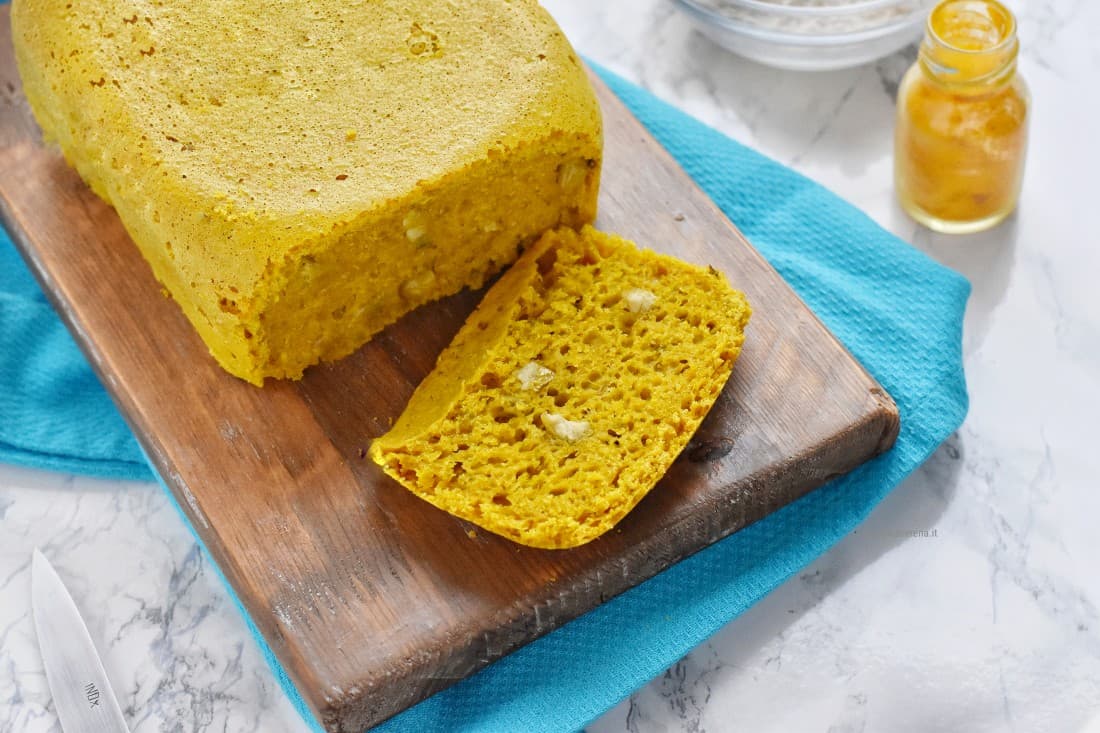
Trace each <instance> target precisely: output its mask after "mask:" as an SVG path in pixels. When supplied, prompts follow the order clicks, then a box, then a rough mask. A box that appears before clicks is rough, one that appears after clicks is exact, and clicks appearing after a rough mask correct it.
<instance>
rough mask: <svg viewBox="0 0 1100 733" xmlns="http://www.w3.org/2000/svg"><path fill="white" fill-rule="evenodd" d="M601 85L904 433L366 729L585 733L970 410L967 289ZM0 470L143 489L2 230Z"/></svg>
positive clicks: (710, 133)
mask: <svg viewBox="0 0 1100 733" xmlns="http://www.w3.org/2000/svg"><path fill="white" fill-rule="evenodd" d="M601 74H602V75H603V77H604V79H605V80H606V81H607V83H608V84H609V85H610V86H611V88H612V90H613V91H614V92H615V93H616V94H618V95H619V96H620V97H621V98H622V99H623V101H624V102H626V104H627V106H629V107H630V109H631V110H632V111H633V112H634V114H635V115H637V116H638V118H639V119H640V120H641V121H642V122H643V123H644V124H645V125H646V127H648V128H649V129H650V131H651V132H652V133H653V134H654V135H655V136H656V138H657V139H658V140H659V141H660V142H661V143H662V144H663V145H664V146H665V147H666V148H668V150H669V151H670V152H671V153H672V154H673V156H675V157H676V159H677V160H679V161H680V164H681V165H682V166H683V167H684V168H685V169H686V170H687V172H688V173H689V174H690V175H691V176H692V177H693V178H694V179H695V180H696V181H697V182H698V183H699V185H700V186H702V188H703V190H704V191H706V192H707V194H708V195H709V196H710V197H711V198H713V199H714V201H715V202H717V204H718V205H719V206H720V207H721V208H722V210H723V211H725V212H726V214H727V215H728V216H729V217H730V219H732V220H733V221H734V222H736V223H737V225H738V226H739V227H740V228H741V230H742V231H743V232H744V233H745V234H746V235H747V236H748V238H749V239H750V240H751V241H752V242H753V244H754V245H755V246H756V247H757V249H759V250H760V252H761V253H762V254H763V255H764V256H765V257H767V258H768V260H769V261H770V262H771V263H772V264H773V265H774V266H775V267H776V268H777V269H778V270H779V272H780V273H781V274H782V275H783V277H784V278H786V280H787V282H789V283H790V284H791V286H792V287H794V289H795V290H796V291H797V292H798V294H799V295H800V296H801V297H802V298H803V300H805V301H806V303H807V304H809V306H810V307H811V308H812V309H813V310H814V312H815V313H817V315H818V316H819V317H820V318H821V320H822V321H824V322H825V324H826V325H827V326H828V327H829V328H830V329H832V331H833V333H834V334H836V335H837V337H839V338H840V340H841V341H842V342H844V344H845V345H846V346H847V347H848V349H849V350H850V351H851V352H852V353H853V354H855V356H856V357H857V358H858V359H859V360H860V361H861V362H862V363H863V364H864V366H865V367H866V368H867V369H868V370H869V371H870V372H871V373H872V374H873V375H874V376H875V378H876V379H878V381H879V382H880V383H881V384H882V385H883V386H884V387H885V388H886V389H887V390H888V391H889V392H890V394H891V395H893V397H894V399H895V400H896V401H897V404H898V408H899V409H900V411H901V434H900V436H899V438H898V441H897V445H896V446H895V447H894V449H893V450H892V451H890V452H889V453H887V454H885V455H882V456H880V457H878V458H876V459H875V460H873V461H871V462H869V463H867V464H864V465H863V466H861V467H860V468H858V469H856V470H855V471H853V472H851V473H850V474H848V475H846V476H843V477H841V478H839V479H836V480H834V481H832V482H831V483H829V484H828V485H826V486H824V487H822V488H821V489H818V490H817V491H814V492H812V493H811V494H809V495H808V496H806V497H804V498H803V499H801V500H799V501H797V502H795V503H794V504H791V505H790V506H787V507H786V508H784V509H781V510H780V511H778V512H776V513H775V514H773V515H771V516H769V517H768V518H766V519H764V520H762V521H760V522H757V523H756V524H754V525H752V526H750V527H748V528H746V529H743V530H741V531H740V532H738V533H736V534H734V535H732V536H730V537H728V538H727V539H725V540H723V541H721V542H718V543H717V544H715V545H713V546H711V547H710V548H708V549H706V550H703V551H702V552H700V553H698V554H696V555H694V556H692V557H690V558H688V559H686V560H684V561H682V562H680V563H679V564H677V565H675V566H674V567H672V568H670V569H669V570H667V571H665V572H663V573H661V574H660V575H658V576H656V577H654V578H652V579H651V580H649V581H647V582H645V583H643V584H641V585H639V586H638V587H636V588H634V589H632V590H630V591H627V592H626V593H624V594H622V595H620V596H618V597H617V598H614V599H612V600H611V601H609V602H607V603H605V604H603V605H602V606H601V607H599V608H597V609H596V610H594V611H592V612H590V613H588V614H586V615H585V616H582V617H581V618H579V619H577V620H575V621H573V622H571V623H569V624H567V625H565V626H564V627H562V628H561V629H559V630H557V631H555V632H553V633H551V634H549V635H548V636H546V637H543V638H542V639H540V640H538V641H536V642H533V643H531V644H529V645H527V646H525V647H523V648H522V649H520V650H519V651H517V652H515V653H513V654H511V655H509V656H507V657H505V658H504V659H502V660H501V661H499V662H497V663H496V664H493V665H492V666H490V667H488V668H487V669H485V670H483V671H482V672H480V673H479V674H477V675H475V676H473V677H471V678H469V679H467V680H465V681H463V682H461V683H459V684H457V685H455V686H453V687H451V688H450V689H448V690H445V691H443V692H441V693H439V694H437V695H435V696H434V697H431V698H429V699H428V700H426V701H424V702H422V703H420V704H419V705H417V706H416V707H413V708H411V709H409V710H407V711H406V712H404V713H402V714H400V715H398V716H397V717H395V718H393V719H391V720H390V721H388V722H387V723H384V724H383V725H382V726H381V727H380V728H379V730H383V731H387V732H397V731H436V730H439V731H442V730H447V731H573V730H576V729H578V728H580V727H582V726H584V725H585V724H586V723H588V722H589V721H591V720H592V719H594V718H595V717H597V716H599V715H600V714H601V713H603V712H604V711H605V710H607V709H608V708H610V707H611V706H613V705H614V704H615V703H617V702H618V701H619V700H621V699H622V698H624V697H625V696H626V695H628V694H629V693H630V692H631V691H633V690H634V689H636V688H638V687H640V686H641V685H643V684H644V683H645V682H647V681H648V680H650V679H652V678H653V677H655V676H657V675H658V674H660V673H661V672H662V671H663V670H664V669H665V668H666V667H668V666H669V665H671V664H672V663H673V662H675V661H676V660H677V659H679V658H680V657H681V656H683V655H684V654H685V653H686V652H688V651H689V650H691V649H692V648H693V647H695V646H696V645H698V644H699V643H700V642H702V641H703V640H704V639H706V638H707V637H709V636H710V635H711V634H713V633H714V632H715V631H717V630H718V629H719V628H720V627H721V626H722V625H723V624H725V623H727V622H728V621H729V620H730V619H732V618H734V617H735V616H737V615H738V614H740V613H742V612H743V611H744V610H745V609H747V608H748V607H749V606H751V605H752V604H753V603H754V602H756V601H757V600H759V599H760V598H761V597H762V596H763V595H764V594H766V593H767V592H768V591H770V590H772V589H773V588H775V587H776V586H777V585H779V584H780V583H782V582H783V581H784V580H785V579H786V578H788V577H789V576H790V575H791V574H793V573H794V572H796V571H797V570H799V569H800V568H802V567H804V566H805V565H807V564H808V563H809V562H811V561H812V560H813V559H814V558H816V557H817V556H819V555H820V554H821V553H823V552H825V551H826V550H827V549H829V548H830V547H831V546H832V545H833V544H834V543H836V542H837V541H838V540H839V539H840V538H842V537H843V536H844V535H845V534H847V533H848V532H850V531H851V530H852V529H853V528H854V527H855V526H856V525H857V524H859V522H860V521H861V520H862V519H863V518H864V517H866V516H867V514H868V512H870V511H871V509H872V508H873V507H874V506H875V505H876V504H877V503H878V502H879V501H880V500H882V498H883V497H884V496H885V495H886V494H887V493H888V492H889V491H890V490H891V489H892V488H893V487H894V486H896V485H897V484H898V483H899V482H900V481H901V480H902V479H904V478H905V477H906V476H907V475H909V473H910V472H912V471H913V469H915V468H916V467H917V466H918V465H920V463H921V462H923V461H924V460H925V459H926V458H927V457H928V456H929V455H930V454H931V453H932V451H933V450H935V448H936V447H937V446H938V445H939V444H940V443H941V442H942V441H943V440H944V439H945V438H946V437H947V436H948V435H950V434H951V433H952V432H953V431H954V430H955V429H956V428H957V427H958V426H959V424H960V423H961V422H962V420H963V417H964V416H965V414H966V409H967V395H966V385H965V380H964V377H963V370H962V355H961V341H962V319H963V312H964V310H965V306H966V299H967V296H968V294H969V291H970V286H969V284H968V283H967V282H966V280H965V279H963V278H962V277H961V276H959V275H958V274H956V273H954V272H952V271H951V270H948V269H946V268H944V267H942V266H940V265H938V264H936V263H935V262H933V261H932V260H930V259H929V258H927V257H926V256H924V255H923V254H921V253H920V252H918V251H916V250H915V249H913V248H912V247H910V246H908V245H907V244H905V243H904V242H901V241H900V240H898V239H896V238H895V237H893V236H892V235H890V234H888V233H887V232H885V231H883V230H882V229H881V228H879V227H878V226H877V225H876V224H874V222H872V221H871V220H870V219H868V218H867V217H866V216H865V215H863V214H862V213H860V212H859V211H858V210H856V209H855V208H853V207H852V206H851V205H849V204H847V203H845V202H844V201H842V200H841V199H839V198H838V197H836V196H835V195H833V194H831V193H830V192H828V191H826V190H825V189H823V188H822V187H820V186H818V185H817V184H815V183H813V182H811V181H809V180H807V179H806V178H804V177H802V176H801V175H799V174H797V173H795V172H793V171H791V170H789V169H787V168H785V167H783V166H782V165H779V164H778V163H776V162H774V161H772V160H769V159H768V158H766V157H764V156H763V155H760V154H759V153H756V152H754V151H752V150H749V149H748V148H745V147H743V146H742V145H739V144H738V143H736V142H734V141H732V140H730V139H729V138H727V137H725V136H724V135H722V134H721V133H719V132H717V131H715V130H712V129H710V128H708V127H706V126H705V125H703V124H702V123H700V122H698V121H696V120H694V119H692V118H691V117H688V116H687V115H685V114H683V113H681V112H679V111H677V110H676V109H674V108H672V107H670V106H668V105H666V104H664V103H663V102H661V101H659V100H657V99H656V98H654V97H653V96H651V95H650V94H649V93H647V92H645V91H644V90H642V89H639V88H638V87H636V86H633V85H631V84H629V83H628V82H625V81H623V80H622V79H619V78H618V77H615V76H614V75H612V74H610V73H607V72H601ZM751 337H752V336H751V327H750V335H749V338H751ZM807 409H812V407H808V408H807ZM0 460H4V461H9V462H12V463H19V464H24V465H29V466H41V467H47V468H53V469H58V470H65V471H73V472H81V473H91V474H98V475H109V476H120V477H126V478H153V475H152V472H151V471H150V469H149V468H148V467H147V464H146V463H145V461H144V459H143V457H142V455H141V453H140V450H139V448H138V447H137V444H136V442H135V441H134V440H133V438H132V436H131V435H130V433H129V432H128V430H127V428H126V426H125V425H124V423H123V422H122V420H121V419H120V418H119V416H118V415H117V413H116V412H115V410H114V408H113V407H112V405H111V402H110V401H109V399H108V398H107V397H106V395H105V393H104V392H103V390H102V389H101V387H100V386H99V384H98V383H97V382H96V379H95V377H94V376H93V375H92V372H91V370H90V369H89V367H88V366H87V364H86V363H85V361H84V359H83V358H82V356H81V354H80V352H79V351H78V350H77V348H76V346H75V345H74V344H73V342H72V340H71V338H70V337H69V335H68V333H67V332H66V331H65V329H64V327H63V326H62V325H61V323H60V321H59V320H58V319H57V317H56V316H55V315H54V313H53V311H52V310H51V309H50V306H49V305H48V303H47V302H46V301H45V299H44V298H43V296H42V295H41V293H40V292H39V290H38V288H37V287H36V286H35V284H34V283H33V281H32V280H31V277H30V275H29V273H28V272H27V270H26V268H25V267H24V266H23V264H22V263H21V262H20V261H19V259H18V257H17V255H15V254H14V251H13V249H12V245H11V244H10V243H9V242H8V241H7V238H6V236H5V235H4V234H3V232H2V231H0ZM211 564H212V565H213V563H211ZM230 592H231V591H230ZM246 619H247V616H246ZM249 626H250V628H252V631H253V633H254V634H255V635H256V639H257V642H258V643H259V645H260V647H261V649H262V650H263V651H264V654H265V655H266V657H267V659H268V661H269V662H270V663H271V666H272V668H273V669H274V671H275V673H276V676H277V677H278V678H279V680H280V681H281V682H282V684H283V687H284V688H285V689H286V691H287V694H288V695H290V697H291V699H292V700H293V701H294V703H295V704H296V705H297V706H298V708H299V710H301V711H302V714H303V716H304V717H305V719H306V720H307V721H309V723H310V725H312V726H314V727H315V728H316V729H317V730H320V728H319V726H317V723H316V721H315V720H313V718H312V717H311V716H310V714H309V712H308V710H307V709H306V707H305V705H304V704H303V702H302V699H301V697H300V696H299V695H298V693H297V691H296V690H295V689H294V687H293V685H292V684H291V683H290V681H289V680H288V679H287V677H286V675H285V673H284V672H283V671H282V670H281V668H280V667H279V665H278V662H277V661H276V660H275V658H274V656H273V655H272V653H271V650H270V649H269V648H268V647H267V645H266V644H265V643H264V641H263V639H262V638H261V637H260V636H259V634H258V633H256V629H255V627H253V626H252V624H251V622H249Z"/></svg>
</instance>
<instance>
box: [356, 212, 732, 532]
mask: <svg viewBox="0 0 1100 733" xmlns="http://www.w3.org/2000/svg"><path fill="white" fill-rule="evenodd" d="M749 315H750V308H749V305H748V303H747V302H746V300H745V297H744V295H742V294H741V293H739V292H737V291H735V290H732V289H731V288H730V286H729V285H728V284H727V282H726V279H725V277H723V276H722V274H721V273H719V272H718V271H717V270H714V269H713V268H700V267H696V266H694V265H689V264H686V263H684V262H680V261H679V260H676V259H673V258H672V257H668V256H665V255H660V254H655V253H653V252H650V251H646V250H639V249H637V248H636V247H635V246H634V245H633V244H632V243H630V242H628V241H626V240H624V239H621V238H619V237H616V236H612V235H608V234H603V233H601V232H598V231H596V230H595V229H593V228H591V227H585V228H584V229H583V231H581V232H580V233H579V234H578V233H577V232H574V231H572V230H570V229H559V230H556V231H552V232H549V233H547V234H546V235H545V236H543V237H542V238H541V239H540V240H539V241H538V242H537V243H536V244H535V245H534V246H532V247H531V248H530V249H529V250H527V251H526V252H525V253H524V254H523V256H522V257H521V258H520V259H519V261H518V262H517V263H516V264H515V265H514V266H513V267H512V269H511V270H509V271H508V272H507V273H506V274H505V275H504V276H503V277H502V278H501V279H500V280H499V281H498V282H497V283H496V284H495V285H493V287H492V288H491V289H490V290H489V292H488V293H487V294H486V295H485V298H484V300H483V301H482V303H481V304H480V305H479V306H478V308H477V310H476V311H475V312H474V313H473V314H472V315H471V316H470V318H469V319H468V320H467V321H466V323H465V324H464V325H463V327H462V329H461V330H460V331H459V332H458V335H457V336H455V339H454V341H453V342H452V343H451V345H450V346H449V347H448V348H447V349H446V350H445V351H444V352H443V353H442V355H440V357H439V361H438V363H437V365H436V368H435V370H434V371H433V372H432V373H431V374H429V375H428V376H427V378H425V379H424V381H423V382H422V383H421V384H420V386H419V387H418V388H417V390H416V392H415V393H414V394H413V396H412V399H411V400H410V402H409V404H408V406H407V408H406V410H405V412H404V414H402V415H401V417H400V419H399V420H398V421H397V422H396V424H395V425H394V426H393V429H392V430H391V431H390V432H389V433H387V434H386V435H383V436H382V437H380V438H378V439H376V440H375V441H374V443H373V444H372V445H371V449H370V455H371V457H372V458H373V459H374V461H375V462H377V463H378V464H379V465H380V466H382V468H383V469H384V470H385V472H386V473H387V474H389V475H390V476H392V477H393V478H395V479H397V480H398V481H399V482H401V483H402V484H403V485H404V486H406V487H407V488H408V489H410V490H411V491H413V492H414V493H415V494H417V495H418V496H420V497H422V498H423V499H425V500H427V501H429V502H431V503H432V504H434V505H435V506H437V507H439V508H440V509H443V510H445V511H448V512H451V513H452V514H454V515H456V516H459V517H461V518H463V519H466V520H469V521H471V522H474V523H475V524H478V525H480V526H481V527H483V528H485V529H487V530H489V531H491V532H495V533H497V534H499V535H503V536H504V537H508V538H510V539H512V540H515V541H516V542H519V543H521V544H524V545H531V546H534V547H544V548H566V547H574V546H576V545H580V544H583V543H585V542H588V541H589V540H592V539H594V538H596V537H598V536H600V535H601V534H603V533H604V532H606V531H607V530H609V529H610V528H611V527H613V526H614V525H615V524H616V523H617V522H618V521H619V520H620V519H622V518H623V516H625V515H626V513H627V512H629V511H630V510H631V509H632V508H633V507H634V505H635V504H637V503H638V501H639V500H641V498H642V497H643V496H645V494H646V493H647V492H648V491H649V490H650V489H651V488H653V486H654V484H656V483H657V481H658V479H660V478H661V476H663V475H664V473H665V471H666V470H667V469H668V467H669V466H670V465H671V464H672V462H673V460H674V459H675V458H676V456H677V455H678V454H679V453H680V451H681V450H682V449H683V448H684V446H685V445H686V444H687V442H688V440H689V439H690V438H691V436H692V434H693V433H694V432H695V430H696V429H697V428H698V427H699V423H700V422H702V420H703V417H704V416H705V415H706V414H707V411H708V410H710V408H711V406H712V405H713V404H714V401H715V399H716V398H717V397H718V394H719V392H720V391H721V390H722V387H723V385H724V384H725V383H726V380H727V379H728V378H729V376H730V372H731V370H732V369H733V364H734V361H735V360H736V359H737V355H738V354H739V353H740V350H741V343H742V341H743V340H744V330H745V326H746V324H747V322H748V319H749Z"/></svg>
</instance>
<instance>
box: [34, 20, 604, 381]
mask: <svg viewBox="0 0 1100 733" xmlns="http://www.w3.org/2000/svg"><path fill="white" fill-rule="evenodd" d="M12 31H13V40H14V46H15V53H16V60H17V62H18V66H19V71H20V74H21V76H22V79H23V85H24V90H25V92H26V96H27V99H28V101H29V103H30V105H31V108H32V110H33V112H34V114H35V117H36V119H37V120H38V122H39V124H40V125H41V127H42V129H43V132H44V135H45V137H46V139H47V140H50V141H53V142H54V143H56V144H57V145H58V146H59V147H60V149H61V151H62V152H63V153H64V155H65V157H66V158H67V160H68V161H69V162H70V163H71V164H72V165H73V166H74V167H75V168H76V169H77V171H78V172H79V173H80V174H81V176H83V178H84V179H85V181H87V182H88V184H89V185H90V186H91V188H92V189H93V190H94V191H95V192H96V193H97V194H98V195H99V196H101V197H102V198H103V199H105V200H106V201H107V202H109V203H110V204H111V205H113V206H114V207H115V209H116V211H117V212H118V214H119V216H120V218H121V219H122V222H123V224H124V225H125V226H126V229H127V231H128V232H129V233H130V235H131V237H132V238H133V240H134V241H135V242H136V244H137V245H138V247H139V248H140V250H141V252H142V254H143V255H144V256H145V258H146V259H147V260H148V261H149V263H150V265H151V266H152V269H153V272H154V274H155V275H156V277H157V278H158V279H159V280H160V281H161V283H162V284H163V285H164V286H165V287H166V288H167V289H168V291H169V292H170V293H171V294H172V297H173V298H174V299H175V300H176V302H177V303H179V305H180V307H181V308H182V310H183V312H184V313H185V314H186V316H187V317H188V319H189V320H190V321H191V322H192V324H193V325H194V326H195V328H196V329H197V331H198V333H199V334H200V335H201V337H202V338H203V340H204V341H205V342H206V344H207V346H208V347H209V349H210V351H211V353H212V354H213V355H214V357H215V358H216V359H217V361H218V362H219V363H220V364H221V365H222V366H223V367H224V368H225V369H227V370H228V371H230V372H231V373H233V374H236V375H237V376H239V377H241V378H243V379H246V380H248V381H250V382H253V383H255V384H262V383H263V379H264V378H265V377H269V376H270V377H290V378H296V377H299V376H300V375H301V374H302V370H303V369H304V368H306V367H307V366H309V365H310V364H313V363H316V362H317V361H320V360H331V359H336V358H339V357H341V356H344V355H346V354H348V353H350V352H351V351H353V350H354V349H355V348H357V347H358V346H359V345H361V344H362V343H363V342H364V341H366V340H367V339H368V338H369V337H370V336H371V335H373V334H374V333H376V332H378V331H379V330H381V329H382V328H384V327H385V326H386V325H388V324H390V323H392V322H393V321H395V320H396V319H397V318H398V317H400V316H401V315H402V314H404V313H406V312H407V311H409V310H411V309H412V308H414V307H416V306H418V305H420V304H422V303H425V302H427V301H429V300H432V299H435V298H439V297H441V296H443V295H447V294H450V293H454V292H457V291H458V290H460V289H461V288H463V287H465V286H470V287H479V286H481V285H482V284H483V283H484V282H485V280H486V279H487V278H488V277H490V276H491V275H493V274H495V273H496V272H498V271H499V270H500V269H502V268H503V267H504V266H505V265H507V264H508V263H510V262H512V261H514V260H515V258H516V257H517V255H518V252H519V250H520V249H521V247H522V246H524V245H527V244H530V243H531V242H532V241H533V240H534V239H535V238H537V237H538V236H539V235H540V234H541V233H542V232H544V231H546V230H547V229H550V228H553V227H555V226H559V225H566V226H572V227H580V226H581V225H583V224H584V223H586V222H590V221H592V220H593V219H594V217H595V213H596V197H597V191H598V186H599V173H600V164H601V155H602V129H601V120H600V112H599V107H598V104H597V102H596V99H595V95H594V92H593V90H592V88H591V85H590V84H589V82H588V79H587V77H586V75H585V73H584V70H583V68H582V65H581V63H580V61H579V60H578V58H577V56H576V54H575V53H574V51H573V49H572V47H571V46H570V45H569V43H568V41H567V40H566V39H565V37H564V36H563V35H562V33H561V31H560V29H559V28H558V27H557V25H556V24H555V23H554V21H553V20H552V19H551V17H550V16H549V15H548V14H547V13H546V12H545V11H544V10H543V9H542V8H541V7H539V5H538V3H537V2H535V1H534V0H511V1H510V2H509V1H508V0H463V2H453V0H415V1H413V0H402V1H397V0H377V1H376V2H368V3H354V2H346V0H339V1H337V0H309V1H306V0H281V1H280V2H270V3H268V2H255V0H193V1H191V2H186V3H166V2H161V1H158V0H99V1H97V2H69V1H68V0H15V2H14V3H13V7H12ZM130 276H131V273H119V277H120V279H121V278H126V277H130Z"/></svg>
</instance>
